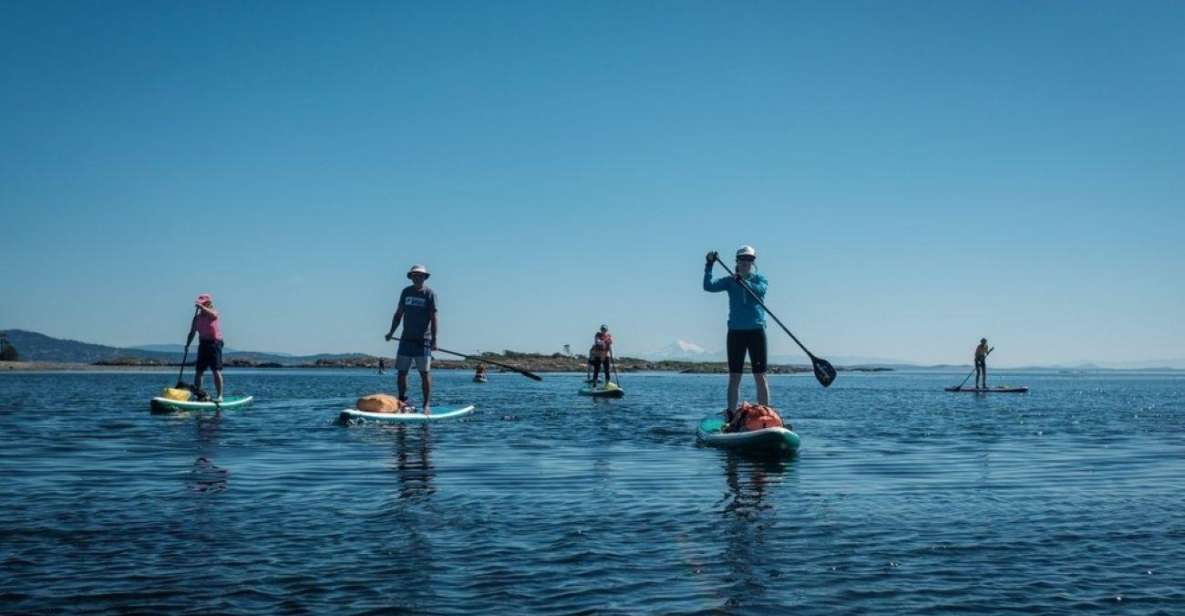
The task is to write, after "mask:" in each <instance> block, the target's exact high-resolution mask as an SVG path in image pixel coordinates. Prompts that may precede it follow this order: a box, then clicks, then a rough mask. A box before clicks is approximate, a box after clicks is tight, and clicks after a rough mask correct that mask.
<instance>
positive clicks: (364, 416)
mask: <svg viewBox="0 0 1185 616" xmlns="http://www.w3.org/2000/svg"><path fill="white" fill-rule="evenodd" d="M475 408H477V407H475V406H473V405H472V404H467V405H463V406H434V407H432V414H430V415H425V414H423V413H419V412H416V411H415V409H414V408H413V409H411V410H412V412H411V413H372V412H370V411H359V410H358V409H345V410H343V411H342V412H341V415H339V416H338V419H340V420H341V421H342V423H348V422H350V421H351V420H354V421H357V420H365V421H381V422H384V423H423V422H426V421H441V420H445V419H456V418H458V417H464V416H466V415H469V414H471V413H473V409H475Z"/></svg>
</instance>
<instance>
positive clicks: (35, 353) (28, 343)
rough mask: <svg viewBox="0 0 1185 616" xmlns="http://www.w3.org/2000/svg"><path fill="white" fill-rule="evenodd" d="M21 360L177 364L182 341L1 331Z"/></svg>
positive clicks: (230, 355)
mask: <svg viewBox="0 0 1185 616" xmlns="http://www.w3.org/2000/svg"><path fill="white" fill-rule="evenodd" d="M0 333H2V334H4V336H5V337H7V338H8V341H9V343H10V344H12V346H13V347H14V348H16V351H17V353H18V354H19V355H20V358H21V360H23V361H45V362H68V363H82V364H93V363H95V362H99V361H104V362H109V361H117V360H128V359H147V360H156V361H160V362H166V363H179V362H180V361H181V357H182V354H183V353H184V351H185V345H183V344H145V345H141V346H137V347H113V346H106V345H102V344H91V343H88V342H79V341H77V340H64V339H61V338H53V337H51V336H46V335H45V334H41V333H37V332H30V331H25V330H22V329H8V330H3V331H0ZM196 353H197V342H196V341H195V342H194V344H193V346H191V347H190V348H189V360H190V361H193V359H194V358H195V357H196V355H195V354H196ZM222 356H223V358H224V359H227V360H232V359H244V360H250V361H253V362H261V363H262V362H272V363H277V364H282V365H300V364H311V363H315V362H316V361H317V360H340V359H350V358H355V357H370V356H369V355H366V354H364V353H320V354H317V355H292V354H289V353H265V352H258V351H238V350H233V349H223V351H222Z"/></svg>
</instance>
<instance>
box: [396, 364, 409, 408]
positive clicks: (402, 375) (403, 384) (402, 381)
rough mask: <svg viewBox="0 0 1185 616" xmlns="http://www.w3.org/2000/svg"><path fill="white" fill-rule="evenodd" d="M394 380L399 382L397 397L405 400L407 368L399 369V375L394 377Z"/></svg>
mask: <svg viewBox="0 0 1185 616" xmlns="http://www.w3.org/2000/svg"><path fill="white" fill-rule="evenodd" d="M396 382H398V383H399V399H400V400H402V401H404V402H406V401H407V370H400V371H399V376H398V377H396Z"/></svg>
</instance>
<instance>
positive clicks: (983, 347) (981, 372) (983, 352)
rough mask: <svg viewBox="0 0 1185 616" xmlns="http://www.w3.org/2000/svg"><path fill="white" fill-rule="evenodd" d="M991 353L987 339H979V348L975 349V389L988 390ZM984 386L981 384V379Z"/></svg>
mask: <svg viewBox="0 0 1185 616" xmlns="http://www.w3.org/2000/svg"><path fill="white" fill-rule="evenodd" d="M989 352H991V349H989V348H988V342H987V338H980V339H979V346H977V347H975V389H987V356H988V353H989ZM981 378H982V379H983V384H982V385H981V384H980V379H981Z"/></svg>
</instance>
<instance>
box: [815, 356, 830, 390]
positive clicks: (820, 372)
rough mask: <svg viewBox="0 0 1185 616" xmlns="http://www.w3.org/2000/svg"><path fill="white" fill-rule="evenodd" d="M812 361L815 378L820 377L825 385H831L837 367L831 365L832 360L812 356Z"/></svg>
mask: <svg viewBox="0 0 1185 616" xmlns="http://www.w3.org/2000/svg"><path fill="white" fill-rule="evenodd" d="M811 363H812V364H814V367H815V378H816V379H819V384H820V385H822V386H823V387H831V382H832V381H834V380H835V368H834V367H833V366H832V365H831V362H829V361H827V360H826V359H819V358H818V357H811Z"/></svg>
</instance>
